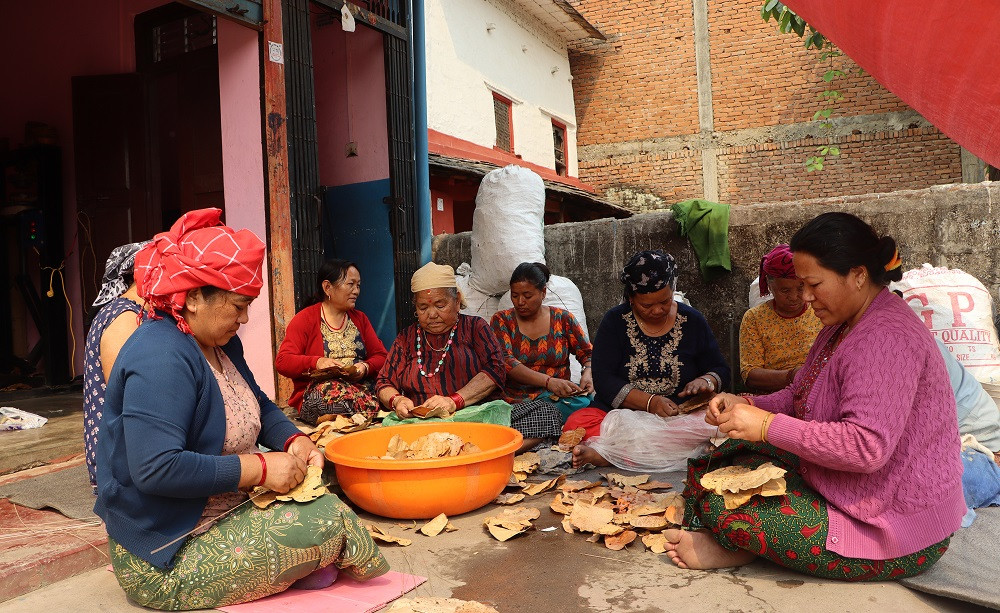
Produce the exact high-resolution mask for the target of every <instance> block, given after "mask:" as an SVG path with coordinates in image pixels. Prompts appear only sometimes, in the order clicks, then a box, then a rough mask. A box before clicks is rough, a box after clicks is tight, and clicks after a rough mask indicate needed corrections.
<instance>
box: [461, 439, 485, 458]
mask: <svg viewBox="0 0 1000 613" xmlns="http://www.w3.org/2000/svg"><path fill="white" fill-rule="evenodd" d="M481 451H482V449H481V448H480V447H479V445H477V444H475V443H470V442H468V441H466V442H465V443H463V444H462V449H461V451H459V452H458V455H469V454H470V453H479V452H481Z"/></svg>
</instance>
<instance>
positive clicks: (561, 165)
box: [552, 119, 569, 177]
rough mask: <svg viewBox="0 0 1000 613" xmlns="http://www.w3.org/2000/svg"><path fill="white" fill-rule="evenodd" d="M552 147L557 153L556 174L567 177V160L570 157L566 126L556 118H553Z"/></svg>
mask: <svg viewBox="0 0 1000 613" xmlns="http://www.w3.org/2000/svg"><path fill="white" fill-rule="evenodd" d="M552 148H553V151H554V153H555V154H556V174H557V175H560V176H563V177H565V176H566V175H567V174H568V168H567V166H566V160H567V158H569V148H568V145H567V143H566V126H565V125H563V124H561V123H559V122H558V121H556V120H554V119H553V120H552Z"/></svg>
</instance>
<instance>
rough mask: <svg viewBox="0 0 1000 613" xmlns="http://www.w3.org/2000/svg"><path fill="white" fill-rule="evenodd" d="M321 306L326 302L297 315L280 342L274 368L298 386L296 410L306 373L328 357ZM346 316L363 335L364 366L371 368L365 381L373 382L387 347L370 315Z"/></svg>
mask: <svg viewBox="0 0 1000 613" xmlns="http://www.w3.org/2000/svg"><path fill="white" fill-rule="evenodd" d="M322 306H323V303H321V302H319V303H316V304H314V305H312V306H308V307H306V308H304V309H302V310H301V311H299V312H298V313H296V314H295V317H293V318H292V320H291V321H290V322H288V326H286V327H285V339H284V340H283V341H281V346H280V347H279V348H278V357H277V358H275V360H274V367H275V368H276V369H277V370H278V372H279V373H280V374H282V375H284V376H286V377H288V378H289V379H291V380H292V383H294V384H295V390H294V391H293V392H292V396H291V398H289V399H288V404H289V406H293V407H295V408H296V409H298V408H299V407H300V406H301V405H302V392H304V391H305V389H306V385H307V384H308V383H309V377H308V376H307V375H306V374H307V373H308V372H309V371H311V370H313V369H314V368H316V362H317V361H318V360H319V359H320V358H322V357H326V356H325V355H324V353H323V335H322V334H320V331H319V321H320V316H321V311H320V309H321V308H322ZM347 316H348V317H350V318H351V321H352V322H354V325H355V327H357V329H358V331H359V332H361V341H362V342H363V343H364V344H365V354H366V359H365V364H367V365H368V374H367V375H366V378H371V379H373V378H375V376H376V375H378V371H380V370H381V369H382V365H383V364H385V355H386V350H385V345H383V344H382V341H381V340H379V338H378V336H377V335H376V334H375V329H374V328H372V324H371V322H369V321H368V316H367V315H365V314H364V313H362V312H361V311H359V310H357V309H351V310H350V311H348V312H347Z"/></svg>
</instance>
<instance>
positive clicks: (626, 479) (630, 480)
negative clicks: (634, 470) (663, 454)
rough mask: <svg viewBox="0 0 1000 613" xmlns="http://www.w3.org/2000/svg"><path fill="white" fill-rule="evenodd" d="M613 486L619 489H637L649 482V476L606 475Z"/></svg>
mask: <svg viewBox="0 0 1000 613" xmlns="http://www.w3.org/2000/svg"><path fill="white" fill-rule="evenodd" d="M604 477H605V478H606V479H607V480H608V483H610V484H611V485H617V486H618V487H629V486H631V487H635V486H637V485H642V484H643V483H646V482H647V481H649V475H620V474H618V473H608V474H606V475H604Z"/></svg>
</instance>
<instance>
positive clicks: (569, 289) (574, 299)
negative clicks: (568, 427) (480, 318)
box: [497, 275, 587, 383]
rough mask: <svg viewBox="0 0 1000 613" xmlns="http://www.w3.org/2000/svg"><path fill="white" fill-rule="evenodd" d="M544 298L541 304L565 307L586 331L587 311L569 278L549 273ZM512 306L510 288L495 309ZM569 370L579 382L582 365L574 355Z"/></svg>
mask: <svg viewBox="0 0 1000 613" xmlns="http://www.w3.org/2000/svg"><path fill="white" fill-rule="evenodd" d="M507 281H508V287H510V285H509V282H510V279H509V278H508V279H507ZM545 289H546V292H545V300H543V301H542V306H553V307H559V308H560V309H566V310H567V311H569V312H570V313H572V314H573V317H576V320H577V321H578V322H580V325H581V326H582V327H583V329H584V331H587V313H586V312H584V309H583V295H582V294H581V293H580V290H579V288H577V286H576V283H573V281H571V280H570V279H567V278H566V277H560V276H558V275H550V276H549V282H548V283H547V284H546V285H545ZM512 308H514V303H513V302H511V300H510V290H507V292H506V293H505V294H504V295H503V296H501V297H500V301H499V304H498V305H497V310H499V311H503V310H505V309H512ZM569 371H570V380H571V381H574V382H576V383H579V382H580V375H581V374H582V373H583V367H582V366H581V365H580V362H579V360H577V359H576V356H575V355H571V356H570V357H569Z"/></svg>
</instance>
